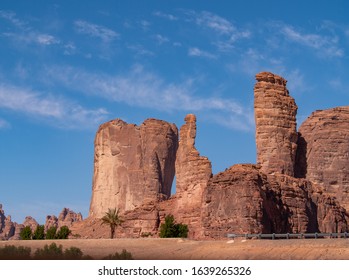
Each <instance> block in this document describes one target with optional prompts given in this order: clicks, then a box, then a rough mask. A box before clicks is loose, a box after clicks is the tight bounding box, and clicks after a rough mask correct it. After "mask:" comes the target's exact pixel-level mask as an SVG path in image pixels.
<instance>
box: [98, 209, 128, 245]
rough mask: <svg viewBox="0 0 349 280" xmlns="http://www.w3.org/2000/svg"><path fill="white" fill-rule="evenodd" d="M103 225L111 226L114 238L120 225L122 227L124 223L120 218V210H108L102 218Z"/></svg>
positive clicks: (111, 235)
mask: <svg viewBox="0 0 349 280" xmlns="http://www.w3.org/2000/svg"><path fill="white" fill-rule="evenodd" d="M101 220H102V225H103V224H107V225H109V226H110V238H111V239H113V238H114V234H115V229H116V227H117V226H118V225H121V223H123V222H124V221H123V220H122V219H121V218H120V216H119V209H118V210H116V208H114V209H110V208H108V212H105V215H104V216H103V217H102V219H101Z"/></svg>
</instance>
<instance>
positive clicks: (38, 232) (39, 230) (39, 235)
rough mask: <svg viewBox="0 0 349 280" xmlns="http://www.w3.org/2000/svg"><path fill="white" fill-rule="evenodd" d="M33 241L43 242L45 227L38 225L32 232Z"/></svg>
mask: <svg viewBox="0 0 349 280" xmlns="http://www.w3.org/2000/svg"><path fill="white" fill-rule="evenodd" d="M32 238H33V239H34V240H43V239H45V226H43V225H41V226H40V225H38V226H37V227H36V229H35V231H34V232H33V237H32Z"/></svg>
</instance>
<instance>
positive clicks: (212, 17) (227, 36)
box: [187, 11, 251, 52]
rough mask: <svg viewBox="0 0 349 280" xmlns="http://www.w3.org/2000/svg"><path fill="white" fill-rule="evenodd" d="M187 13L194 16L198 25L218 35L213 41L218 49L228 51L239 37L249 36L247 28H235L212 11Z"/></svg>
mask: <svg viewBox="0 0 349 280" xmlns="http://www.w3.org/2000/svg"><path fill="white" fill-rule="evenodd" d="M187 14H189V15H190V16H191V17H193V18H194V21H195V23H196V24H197V25H198V26H200V27H202V28H206V29H208V30H211V31H213V32H214V34H217V35H218V36H219V39H218V40H216V41H215V42H213V44H214V45H216V46H217V48H218V50H219V51H222V52H227V51H230V50H232V49H233V48H234V45H235V43H236V42H237V41H238V40H239V39H242V38H249V37H250V36H251V32H250V31H249V30H246V29H240V28H237V27H236V26H235V25H234V24H233V23H232V22H231V21H229V20H227V19H226V18H223V17H221V16H219V15H216V14H214V13H211V12H206V11H203V12H201V13H197V12H193V11H190V12H187Z"/></svg>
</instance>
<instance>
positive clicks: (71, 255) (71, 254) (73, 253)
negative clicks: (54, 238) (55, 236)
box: [63, 247, 84, 260]
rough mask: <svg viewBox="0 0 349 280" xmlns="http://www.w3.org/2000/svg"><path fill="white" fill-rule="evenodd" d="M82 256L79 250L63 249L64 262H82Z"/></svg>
mask: <svg viewBox="0 0 349 280" xmlns="http://www.w3.org/2000/svg"><path fill="white" fill-rule="evenodd" d="M83 256H84V254H83V253H82V251H81V249H80V248H77V247H70V248H68V249H65V251H64V254H63V257H64V259H65V260H82V259H83Z"/></svg>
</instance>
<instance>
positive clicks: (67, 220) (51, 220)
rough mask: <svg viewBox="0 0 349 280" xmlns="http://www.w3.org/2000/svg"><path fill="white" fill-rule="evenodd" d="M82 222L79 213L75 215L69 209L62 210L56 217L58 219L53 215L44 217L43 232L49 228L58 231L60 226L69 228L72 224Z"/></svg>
mask: <svg viewBox="0 0 349 280" xmlns="http://www.w3.org/2000/svg"><path fill="white" fill-rule="evenodd" d="M82 220H83V219H82V215H81V213H75V212H74V211H72V210H70V209H69V208H63V210H62V211H61V213H60V214H59V215H58V218H57V216H55V215H48V216H46V222H45V231H47V230H48V229H49V228H50V227H56V228H57V229H59V228H61V227H62V226H67V227H68V228H70V227H71V226H72V225H73V224H74V223H76V222H81V221H82Z"/></svg>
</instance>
